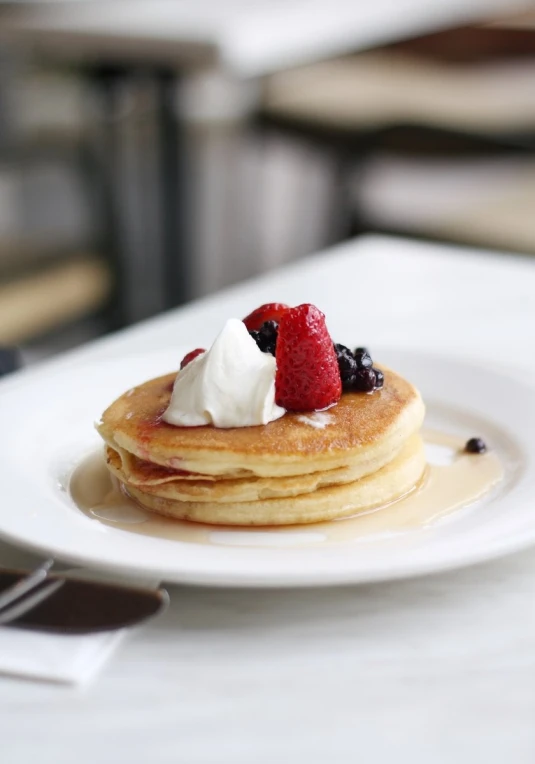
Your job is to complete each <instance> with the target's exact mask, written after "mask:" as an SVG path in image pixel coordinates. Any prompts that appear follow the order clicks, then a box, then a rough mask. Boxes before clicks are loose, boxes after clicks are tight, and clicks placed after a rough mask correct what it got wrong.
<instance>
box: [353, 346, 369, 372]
mask: <svg viewBox="0 0 535 764" xmlns="http://www.w3.org/2000/svg"><path fill="white" fill-rule="evenodd" d="M355 361H356V362H357V368H359V369H371V367H372V366H373V361H372V357H371V355H370V354H369V352H368V351H367V350H366V348H357V349H356V350H355Z"/></svg>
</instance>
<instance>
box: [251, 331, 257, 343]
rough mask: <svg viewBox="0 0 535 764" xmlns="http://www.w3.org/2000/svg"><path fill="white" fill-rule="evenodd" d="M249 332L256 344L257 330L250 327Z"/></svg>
mask: <svg viewBox="0 0 535 764" xmlns="http://www.w3.org/2000/svg"><path fill="white" fill-rule="evenodd" d="M249 334H250V335H251V337H252V338H253V340H254V341H255V342H256V344H257V345H258V332H257V331H256V329H250V330H249Z"/></svg>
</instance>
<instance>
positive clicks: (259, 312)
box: [243, 302, 290, 332]
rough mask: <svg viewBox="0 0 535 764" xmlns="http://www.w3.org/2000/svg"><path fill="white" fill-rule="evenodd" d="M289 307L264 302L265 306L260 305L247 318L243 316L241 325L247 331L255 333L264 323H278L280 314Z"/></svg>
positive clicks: (282, 304)
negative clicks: (243, 325)
mask: <svg viewBox="0 0 535 764" xmlns="http://www.w3.org/2000/svg"><path fill="white" fill-rule="evenodd" d="M289 307H290V306H289V305H285V304H284V303H283V302H266V304H265V305H261V306H260V307H259V308H257V309H256V310H253V312H252V313H249V315H248V316H245V318H244V319H243V323H244V324H245V326H246V327H247V330H248V331H250V332H252V331H253V330H254V331H256V330H258V329H260V327H261V326H262V324H263V323H265V322H266V321H280V319H281V316H282V314H283V313H284V312H285V311H287V310H288V308H289Z"/></svg>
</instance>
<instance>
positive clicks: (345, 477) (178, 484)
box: [106, 443, 403, 503]
mask: <svg viewBox="0 0 535 764" xmlns="http://www.w3.org/2000/svg"><path fill="white" fill-rule="evenodd" d="M402 446H403V444H401V443H400V449H401V448H402ZM400 449H398V450H400ZM396 455H397V452H393V453H390V454H384V455H383V460H378V459H375V460H373V463H370V462H369V461H359V462H358V463H356V464H351V465H348V466H347V467H338V468H337V469H334V470H326V471H323V472H313V473H308V474H304V475H289V476H286V477H263V478H261V477H255V476H252V477H251V476H247V477H241V478H226V477H215V476H214V475H207V476H206V477H204V476H200V475H197V474H194V473H191V474H189V475H186V476H181V475H180V473H178V475H177V471H175V470H170V469H168V468H167V467H161V466H160V465H157V464H151V462H145V461H143V460H141V459H138V458H137V457H135V456H132V454H127V452H125V451H122V453H119V452H118V451H115V450H114V449H113V448H111V446H106V463H107V465H108V469H109V471H110V472H111V473H112V474H113V475H115V477H116V478H117V479H118V480H120V482H121V483H125V484H128V485H131V486H134V487H136V488H139V489H140V490H142V491H144V492H145V493H149V494H152V495H154V496H161V497H163V498H167V499H175V500H178V501H212V502H216V503H225V502H236V501H238V502H241V501H258V500H259V499H275V498H285V497H288V496H298V495H299V494H303V493H310V492H311V491H316V490H317V489H318V488H323V487H325V486H329V485H339V484H341V483H352V482H354V481H355V480H359V479H360V478H361V477H363V476H364V475H368V474H370V473H372V472H376V471H377V470H378V469H381V467H384V466H385V464H387V463H388V462H389V461H391V460H392V458H394V457H395V456H396Z"/></svg>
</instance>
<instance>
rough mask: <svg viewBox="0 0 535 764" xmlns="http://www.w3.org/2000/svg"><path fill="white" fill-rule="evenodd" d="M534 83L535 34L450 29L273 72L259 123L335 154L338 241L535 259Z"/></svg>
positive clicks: (266, 127) (335, 207) (335, 211)
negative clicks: (355, 237) (364, 232)
mask: <svg viewBox="0 0 535 764" xmlns="http://www.w3.org/2000/svg"><path fill="white" fill-rule="evenodd" d="M511 35H512V37H511ZM534 78H535V34H527V33H525V32H522V33H521V34H515V33H502V32H497V31H496V30H492V31H489V30H485V29H483V30H480V29H462V30H451V31H449V32H447V33H441V34H437V35H431V36H429V37H428V38H421V39H420V40H415V41H411V42H409V43H405V44H403V45H396V46H391V47H389V48H384V49H382V50H378V51H373V52H369V53H362V54H359V55H355V56H350V57H346V58H343V59H339V60H335V61H327V62H325V63H321V64H316V65H314V66H308V67H302V68H300V69H295V70H292V71H289V72H282V73H279V74H276V75H273V76H272V77H270V78H269V79H268V80H267V81H266V83H265V88H264V99H263V109H262V113H261V115H260V124H261V125H262V127H263V128H264V129H266V130H268V131H273V130H274V131H278V132H282V133H284V134H286V135H292V136H293V137H294V138H295V137H296V136H299V137H300V138H301V139H302V140H304V141H307V142H309V143H312V144H313V145H315V146H316V147H318V149H319V150H322V151H325V152H329V153H330V154H331V155H332V156H334V157H336V161H337V174H336V176H335V188H336V194H335V197H334V199H335V203H334V204H333V205H332V208H333V215H334V214H338V216H339V217H341V218H342V220H345V229H343V230H341V229H340V226H339V227H338V232H339V234H340V235H343V234H347V233H354V232H356V231H358V230H361V229H363V228H364V229H367V228H373V229H377V228H380V229H382V230H385V229H386V230H393V231H396V232H398V231H403V232H407V233H409V232H410V233H411V234H421V235H426V236H431V237H436V238H446V239H455V240H459V241H470V243H473V244H474V243H475V244H480V245H484V246H498V247H506V248H509V249H517V250H519V251H535V222H532V220H535V219H534V218H533V216H532V215H531V213H530V210H531V209H532V208H533V207H532V203H533V200H535V199H534V193H535V164H534V163H533V162H529V163H526V159H525V158H526V156H528V157H530V156H531V155H532V152H533V147H534V140H533V135H534V129H535V98H534V97H533V88H532V83H533V79H534ZM520 157H523V158H520ZM493 161H494V164H493ZM489 162H490V164H489ZM467 163H468V164H467ZM416 179H419V181H420V182H419V183H418V182H416ZM478 179H479V185H478ZM393 187H395V189H396V192H397V195H395V193H394V191H393ZM448 197H451V199H450V201H449V204H445V205H444V203H443V200H444V198H446V200H447V199H448ZM456 197H457V198H458V202H459V203H458V204H457V205H456V204H455V203H453V204H452V199H453V200H455V198H456ZM461 200H462V201H461ZM411 202H412V206H410V205H411ZM433 202H436V209H435V210H434V214H419V213H420V210H421V209H424V210H426V212H427V213H429V211H430V206H431V205H432V204H433ZM488 218H492V222H491V223H490V224H488ZM485 221H486V222H487V224H485Z"/></svg>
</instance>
